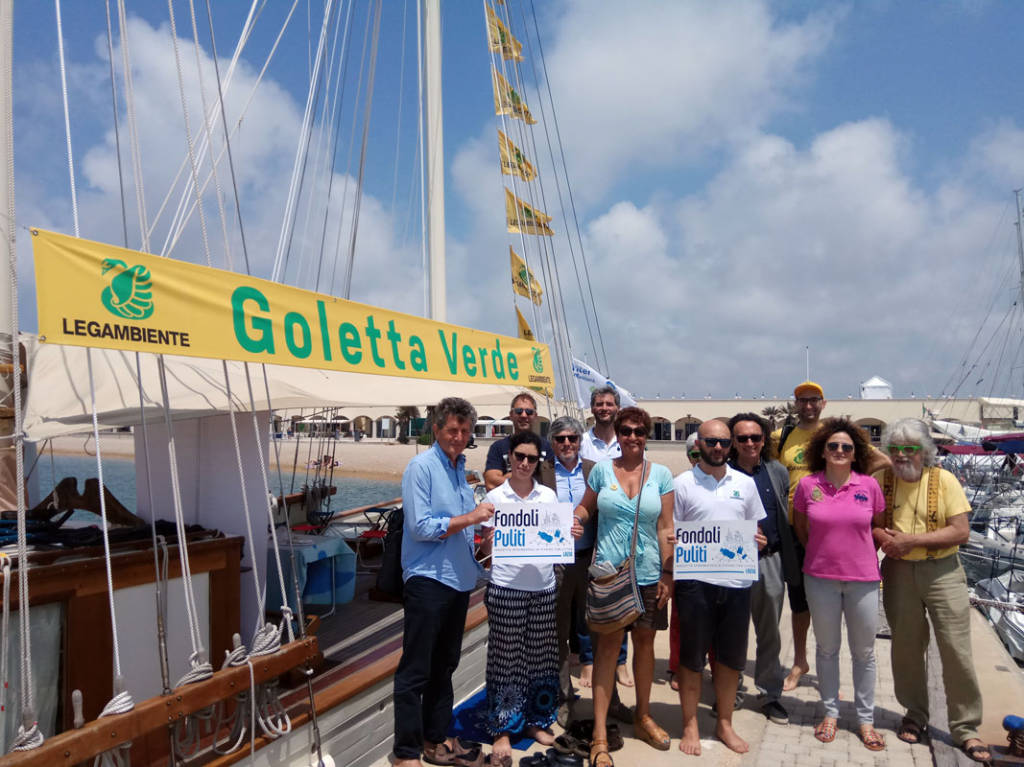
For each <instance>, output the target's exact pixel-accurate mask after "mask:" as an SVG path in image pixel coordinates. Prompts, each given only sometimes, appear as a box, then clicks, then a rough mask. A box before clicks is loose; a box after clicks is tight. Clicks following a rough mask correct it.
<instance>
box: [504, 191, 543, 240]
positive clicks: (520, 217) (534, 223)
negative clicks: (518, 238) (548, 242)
mask: <svg viewBox="0 0 1024 767" xmlns="http://www.w3.org/2000/svg"><path fill="white" fill-rule="evenodd" d="M550 223H551V216H549V215H548V214H547V213H541V212H540V211H539V210H537V209H536V208H534V207H533V206H532V205H527V204H526V203H525V202H523V201H522V200H520V199H519V198H518V197H516V196H515V195H514V194H512V192H510V191H509V190H508V189H506V190H505V224H506V226H507V227H508V231H509V232H510V233H512V234H520V233H521V234H543V235H544V236H546V237H552V236H554V234H555V230H554V229H552V228H551V227H550V226H548V224H550Z"/></svg>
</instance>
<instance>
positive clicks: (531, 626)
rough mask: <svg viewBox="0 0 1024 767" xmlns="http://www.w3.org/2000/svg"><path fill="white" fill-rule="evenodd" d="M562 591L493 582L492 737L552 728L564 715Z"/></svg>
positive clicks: (489, 726) (489, 672)
mask: <svg viewBox="0 0 1024 767" xmlns="http://www.w3.org/2000/svg"><path fill="white" fill-rule="evenodd" d="M556 602H557V591H556V590H555V589H552V590H550V591H520V590H518V589H510V588H507V587H505V586H498V585H496V584H493V583H491V584H488V586H487V594H486V597H485V603H486V605H487V622H488V624H489V634H488V639H487V719H486V721H485V722H484V729H486V730H487V732H489V733H490V734H491V735H495V736H496V735H500V734H502V733H518V732H521V731H522V730H523V729H524V728H526V727H541V728H544V727H547V726H549V725H550V724H551V723H552V722H554V721H555V715H556V714H557V712H558V641H557V640H558V630H557V624H556V621H555V605H556Z"/></svg>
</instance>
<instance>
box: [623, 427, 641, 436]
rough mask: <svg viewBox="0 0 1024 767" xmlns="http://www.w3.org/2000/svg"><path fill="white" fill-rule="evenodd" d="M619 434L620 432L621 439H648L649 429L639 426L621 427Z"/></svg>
mask: <svg viewBox="0 0 1024 767" xmlns="http://www.w3.org/2000/svg"><path fill="white" fill-rule="evenodd" d="M618 432H619V436H620V437H633V436H636V437H646V436H647V429H645V428H644V427H643V426H637V427H629V426H620V427H619V428H618Z"/></svg>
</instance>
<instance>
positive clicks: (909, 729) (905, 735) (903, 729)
mask: <svg viewBox="0 0 1024 767" xmlns="http://www.w3.org/2000/svg"><path fill="white" fill-rule="evenodd" d="M924 735H925V733H924V728H923V727H922V726H921V725H919V724H918V723H917V722H915V721H914V720H913V719H909V718H908V717H903V721H902V722H900V728H899V729H898V730H897V731H896V737H897V738H899V739H900V740H902V741H903V742H904V743H909V744H910V745H912V746H916V745H917V744H918V743H922V742H924Z"/></svg>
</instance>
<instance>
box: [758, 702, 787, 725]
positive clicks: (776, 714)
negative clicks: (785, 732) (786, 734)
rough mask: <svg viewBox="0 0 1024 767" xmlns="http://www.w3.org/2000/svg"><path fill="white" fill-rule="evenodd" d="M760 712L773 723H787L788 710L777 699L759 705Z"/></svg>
mask: <svg viewBox="0 0 1024 767" xmlns="http://www.w3.org/2000/svg"><path fill="white" fill-rule="evenodd" d="M761 713H762V714H764V715H765V716H766V717H768V721H769V722H774V723H775V724H789V712H788V711H786V709H784V708H783V707H782V704H781V703H779V702H778V701H777V700H773V701H769V702H768V703H765V704H764V705H763V706H761Z"/></svg>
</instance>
